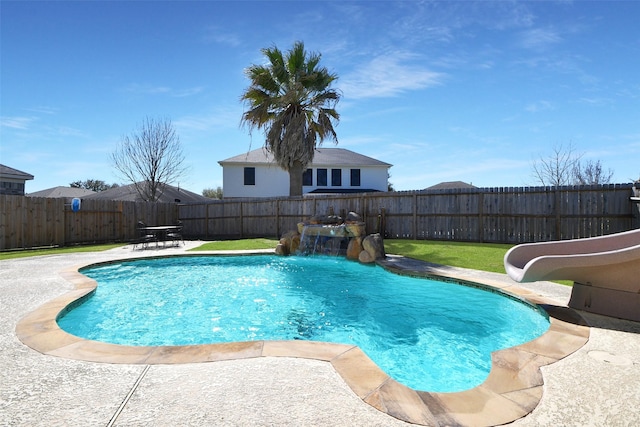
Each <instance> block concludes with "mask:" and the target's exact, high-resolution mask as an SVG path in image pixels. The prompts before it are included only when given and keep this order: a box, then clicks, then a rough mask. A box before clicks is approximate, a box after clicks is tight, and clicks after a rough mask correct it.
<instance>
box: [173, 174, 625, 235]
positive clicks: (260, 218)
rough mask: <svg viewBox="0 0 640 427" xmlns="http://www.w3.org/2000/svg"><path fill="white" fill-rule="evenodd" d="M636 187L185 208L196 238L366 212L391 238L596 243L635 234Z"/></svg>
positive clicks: (270, 230) (371, 224)
mask: <svg viewBox="0 0 640 427" xmlns="http://www.w3.org/2000/svg"><path fill="white" fill-rule="evenodd" d="M631 195H632V186H631V184H628V185H627V184H611V185H595V186H567V187H520V188H511V187H510V188H478V189H453V190H424V191H410V192H391V193H363V194H339V195H323V196H313V197H311V196H305V197H298V198H269V199H236V200H233V199H231V200H219V201H212V202H211V203H206V204H191V205H180V206H179V207H178V209H179V211H178V212H179V213H178V216H179V218H180V220H181V221H182V222H183V224H184V233H185V235H187V236H191V237H200V238H204V239H214V238H247V237H279V236H281V235H282V234H283V233H285V232H287V231H289V230H295V229H296V228H297V223H298V222H300V221H301V220H303V219H305V218H309V217H311V216H314V215H325V214H332V213H334V214H337V215H341V216H343V217H344V215H346V213H347V212H349V211H353V212H356V213H358V214H360V215H361V216H362V217H363V220H364V221H365V223H366V227H367V232H369V233H372V232H382V233H384V235H385V237H388V238H400V239H431V240H457V241H470V242H495V243H514V244H515V243H522V242H534V241H548V240H560V239H573V238H580V237H593V236H600V235H604V234H610V233H615V232H619V231H626V230H629V229H631V228H634V227H635V226H636V225H635V224H634V221H636V220H635V219H634V209H635V206H634V203H632V202H631V200H630V196H631Z"/></svg>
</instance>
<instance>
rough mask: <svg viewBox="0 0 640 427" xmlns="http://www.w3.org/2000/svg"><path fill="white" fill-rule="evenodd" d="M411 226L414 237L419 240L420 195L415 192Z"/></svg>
mask: <svg viewBox="0 0 640 427" xmlns="http://www.w3.org/2000/svg"><path fill="white" fill-rule="evenodd" d="M411 228H412V230H411V235H412V236H413V239H414V240H418V195H417V194H416V193H413V224H412V225H411Z"/></svg>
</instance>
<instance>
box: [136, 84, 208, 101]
mask: <svg viewBox="0 0 640 427" xmlns="http://www.w3.org/2000/svg"><path fill="white" fill-rule="evenodd" d="M203 90H204V86H195V87H191V88H185V89H173V88H171V87H169V86H153V85H147V84H139V83H132V84H130V85H129V86H127V87H126V88H125V91H126V92H129V93H133V94H136V95H168V96H172V97H175V98H184V97H187V96H192V95H196V94H198V93H200V92H202V91H203Z"/></svg>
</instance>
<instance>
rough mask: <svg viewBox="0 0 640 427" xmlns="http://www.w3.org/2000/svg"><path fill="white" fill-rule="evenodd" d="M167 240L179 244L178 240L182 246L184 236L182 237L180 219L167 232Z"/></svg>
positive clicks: (175, 244)
mask: <svg viewBox="0 0 640 427" xmlns="http://www.w3.org/2000/svg"><path fill="white" fill-rule="evenodd" d="M167 240H171V241H172V242H173V244H174V246H179V245H180V242H182V245H183V246H184V238H183V237H182V221H177V222H176V228H175V229H173V230H171V231H169V232H168V233H167Z"/></svg>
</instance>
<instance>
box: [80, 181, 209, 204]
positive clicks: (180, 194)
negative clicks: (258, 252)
mask: <svg viewBox="0 0 640 427" xmlns="http://www.w3.org/2000/svg"><path fill="white" fill-rule="evenodd" d="M83 198H84V199H102V200H125V201H134V202H144V201H145V200H143V198H142V196H140V194H138V192H137V190H136V187H135V185H134V184H129V185H122V186H120V187H115V188H110V189H108V190H105V191H99V192H97V193H94V194H90V195H88V196H86V197H83ZM157 202H159V203H207V202H211V199H209V198H207V197H204V196H201V195H199V194H196V193H192V192H191V191H187V190H185V189H183V188H179V187H174V186H173V185H169V184H167V185H165V188H164V191H163V192H162V195H160V197H159V198H158V200H157Z"/></svg>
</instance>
